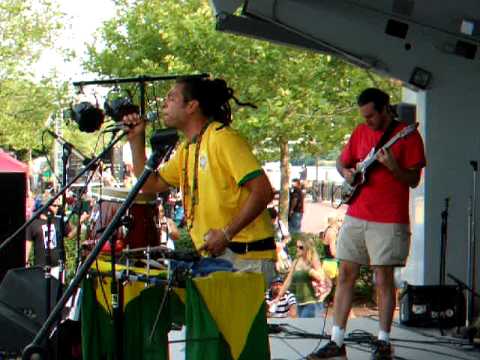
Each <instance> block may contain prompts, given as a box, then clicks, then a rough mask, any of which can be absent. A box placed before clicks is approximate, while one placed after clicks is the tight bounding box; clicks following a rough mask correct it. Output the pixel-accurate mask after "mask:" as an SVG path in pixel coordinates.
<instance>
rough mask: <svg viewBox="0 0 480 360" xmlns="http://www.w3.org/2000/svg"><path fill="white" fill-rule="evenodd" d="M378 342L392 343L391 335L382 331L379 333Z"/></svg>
mask: <svg viewBox="0 0 480 360" xmlns="http://www.w3.org/2000/svg"><path fill="white" fill-rule="evenodd" d="M378 340H382V341H385V342H386V343H389V342H390V333H388V332H386V331H383V330H380V331H379V332H378Z"/></svg>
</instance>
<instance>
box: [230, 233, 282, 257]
mask: <svg viewBox="0 0 480 360" xmlns="http://www.w3.org/2000/svg"><path fill="white" fill-rule="evenodd" d="M228 248H229V249H230V250H232V251H233V252H234V253H236V254H246V253H247V252H249V251H264V250H275V249H276V246H275V239H274V238H273V237H269V238H266V239H261V240H257V241H252V242H248V243H244V242H237V241H232V242H230V243H229V244H228Z"/></svg>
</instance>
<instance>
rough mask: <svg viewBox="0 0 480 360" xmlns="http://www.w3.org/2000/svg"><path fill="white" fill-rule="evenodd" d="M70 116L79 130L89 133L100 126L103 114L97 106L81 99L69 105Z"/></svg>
mask: <svg viewBox="0 0 480 360" xmlns="http://www.w3.org/2000/svg"><path fill="white" fill-rule="evenodd" d="M70 117H71V118H72V120H73V121H75V122H76V123H77V124H78V128H79V129H80V131H83V132H87V133H91V132H94V131H97V130H99V129H100V128H101V127H102V124H103V119H104V118H105V114H104V113H103V111H102V109H100V108H99V107H98V106H95V105H92V104H91V103H89V102H88V101H82V102H80V103H78V104H76V105H75V106H73V107H71V109H70Z"/></svg>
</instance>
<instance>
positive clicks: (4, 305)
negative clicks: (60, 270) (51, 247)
mask: <svg viewBox="0 0 480 360" xmlns="http://www.w3.org/2000/svg"><path fill="white" fill-rule="evenodd" d="M50 285H51V287H50V296H51V302H50V304H51V309H52V308H53V307H54V305H55V303H56V296H57V291H58V289H59V286H60V282H59V281H58V280H57V279H55V278H52V279H51V283H50ZM46 297H47V288H46V280H45V279H44V274H43V269H42V268H41V267H33V268H27V269H25V268H21V269H12V270H9V271H8V273H7V275H6V276H5V278H4V280H3V282H2V284H1V285H0V329H1V331H0V351H4V352H5V351H6V352H14V353H18V352H20V351H21V350H22V349H23V348H24V347H25V346H26V345H28V344H29V343H30V342H31V341H32V340H33V338H34V336H35V335H36V333H37V332H38V330H40V327H41V326H42V324H43V322H44V321H45V320H46V318H47V299H46Z"/></svg>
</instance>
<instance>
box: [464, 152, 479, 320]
mask: <svg viewBox="0 0 480 360" xmlns="http://www.w3.org/2000/svg"><path fill="white" fill-rule="evenodd" d="M470 165H471V166H472V170H473V193H472V196H471V197H470V199H469V212H468V218H469V222H468V252H467V285H468V287H467V289H469V290H470V293H469V294H467V316H466V322H465V326H466V327H467V328H468V327H469V326H470V325H472V324H473V313H474V310H475V296H474V294H475V290H476V286H475V270H476V261H475V255H476V238H475V235H476V224H475V220H476V210H477V172H478V162H477V161H470Z"/></svg>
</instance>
